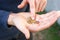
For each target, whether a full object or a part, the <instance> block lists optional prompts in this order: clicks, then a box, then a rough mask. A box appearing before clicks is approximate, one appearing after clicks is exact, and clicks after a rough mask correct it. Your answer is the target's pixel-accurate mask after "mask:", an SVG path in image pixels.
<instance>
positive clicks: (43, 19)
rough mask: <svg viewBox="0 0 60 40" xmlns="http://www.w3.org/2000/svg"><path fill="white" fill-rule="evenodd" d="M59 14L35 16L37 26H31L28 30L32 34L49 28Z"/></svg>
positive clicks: (53, 12)
mask: <svg viewBox="0 0 60 40" xmlns="http://www.w3.org/2000/svg"><path fill="white" fill-rule="evenodd" d="M58 14H60V12H57V11H52V12H49V13H47V14H42V15H37V16H36V20H37V21H39V22H40V23H39V24H31V25H30V26H29V27H28V29H29V30H30V31H32V32H38V31H41V30H44V29H47V28H49V27H50V26H51V25H53V24H54V23H55V22H56V20H57V19H58V17H59V16H60V15H58Z"/></svg>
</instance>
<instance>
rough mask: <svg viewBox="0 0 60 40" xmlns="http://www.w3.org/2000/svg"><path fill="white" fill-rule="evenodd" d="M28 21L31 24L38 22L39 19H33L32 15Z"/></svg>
mask: <svg viewBox="0 0 60 40" xmlns="http://www.w3.org/2000/svg"><path fill="white" fill-rule="evenodd" d="M27 23H29V24H32V23H34V24H38V23H39V21H36V20H33V19H32V18H31V17H29V18H28V20H27Z"/></svg>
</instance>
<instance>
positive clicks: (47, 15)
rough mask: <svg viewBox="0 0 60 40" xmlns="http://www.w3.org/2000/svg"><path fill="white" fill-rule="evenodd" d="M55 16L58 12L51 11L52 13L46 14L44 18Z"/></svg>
mask: <svg viewBox="0 0 60 40" xmlns="http://www.w3.org/2000/svg"><path fill="white" fill-rule="evenodd" d="M54 14H56V11H51V12H49V13H46V14H45V15H43V16H45V17H49V16H51V15H54Z"/></svg>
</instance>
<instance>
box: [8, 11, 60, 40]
mask: <svg viewBox="0 0 60 40" xmlns="http://www.w3.org/2000/svg"><path fill="white" fill-rule="evenodd" d="M59 13H60V12H57V11H52V12H49V13H47V14H42V15H38V14H36V21H39V24H29V23H28V22H27V20H28V19H27V18H28V17H31V15H30V13H27V12H22V13H17V14H14V13H11V14H10V15H9V18H8V25H14V26H16V28H17V29H18V30H20V31H21V32H22V33H23V34H24V35H25V37H26V38H27V39H29V38H30V33H29V32H30V31H31V32H38V31H41V30H44V29H47V28H49V27H50V26H51V25H53V24H54V23H55V21H56V20H57V18H58V17H59V16H60V15H59Z"/></svg>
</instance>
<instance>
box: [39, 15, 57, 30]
mask: <svg viewBox="0 0 60 40" xmlns="http://www.w3.org/2000/svg"><path fill="white" fill-rule="evenodd" d="M56 20H57V16H55V17H53V18H52V19H50V21H49V22H48V21H45V22H43V23H42V24H40V26H39V30H40V31H41V30H45V29H47V28H49V27H50V26H51V25H53V24H54V23H55V22H56Z"/></svg>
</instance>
